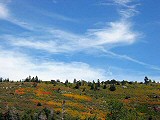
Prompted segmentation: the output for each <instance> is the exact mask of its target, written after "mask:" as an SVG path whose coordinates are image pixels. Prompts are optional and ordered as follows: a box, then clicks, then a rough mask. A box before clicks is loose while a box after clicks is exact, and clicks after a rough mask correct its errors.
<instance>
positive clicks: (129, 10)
mask: <svg viewBox="0 0 160 120" xmlns="http://www.w3.org/2000/svg"><path fill="white" fill-rule="evenodd" d="M99 5H114V6H117V12H118V13H119V14H120V15H121V19H128V18H131V17H133V16H135V15H136V14H138V13H139V11H138V10H137V6H139V5H140V3H136V1H135V0H108V1H104V2H100V3H99Z"/></svg>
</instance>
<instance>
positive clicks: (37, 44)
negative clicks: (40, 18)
mask: <svg viewBox="0 0 160 120" xmlns="http://www.w3.org/2000/svg"><path fill="white" fill-rule="evenodd" d="M43 30H44V33H45V32H46V31H47V34H43V37H42V36H41V37H40V36H32V37H20V38H18V37H14V36H7V37H5V39H6V40H7V39H8V40H10V42H11V44H12V45H14V46H19V47H29V48H33V49H42V50H45V51H48V52H51V53H67V52H71V51H81V50H84V49H93V48H96V49H97V47H103V48H105V49H111V48H113V47H117V46H121V45H129V44H133V43H134V42H136V41H137V38H138V36H139V33H136V32H134V31H132V29H131V23H129V22H128V23H126V22H124V21H122V22H114V23H113V22H111V23H109V24H108V26H107V27H105V28H102V29H89V30H88V31H87V32H86V33H85V34H84V35H79V34H75V33H72V32H67V31H63V30H59V29H42V32H43ZM44 38H45V39H44ZM86 43H87V44H86Z"/></svg>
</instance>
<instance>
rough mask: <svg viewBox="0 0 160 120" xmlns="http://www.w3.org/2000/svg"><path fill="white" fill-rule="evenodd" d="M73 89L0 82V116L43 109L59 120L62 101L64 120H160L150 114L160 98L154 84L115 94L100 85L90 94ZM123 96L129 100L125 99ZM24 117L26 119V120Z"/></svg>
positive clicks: (70, 86) (158, 114) (156, 114)
mask: <svg viewBox="0 0 160 120" xmlns="http://www.w3.org/2000/svg"><path fill="white" fill-rule="evenodd" d="M75 85H76V84H71V83H70V84H68V85H67V86H66V85H64V84H62V83H57V84H56V85H53V84H51V83H50V82H47V83H46V82H42V83H38V85H37V87H33V83H31V82H24V83H23V84H22V83H21V82H13V83H11V82H8V83H6V82H2V83H0V113H3V114H4V113H5V112H7V111H8V110H11V111H13V109H14V111H15V112H16V113H18V114H19V116H20V118H24V115H25V114H26V113H27V112H28V113H27V115H30V116H31V115H32V116H34V117H36V116H38V114H39V113H40V112H41V111H43V109H44V108H47V109H48V110H49V111H53V116H54V118H55V119H61V117H62V101H64V100H65V104H64V118H65V119H66V120H67V119H70V120H72V119H73V120H74V119H90V120H91V119H98V120H105V119H108V120H110V119H112V120H119V119H123V120H135V119H138V120H143V119H145V120H146V119H148V118H149V117H152V119H155V120H159V119H160V111H155V110H154V107H155V106H160V98H154V96H155V95H157V96H160V84H158V83H154V84H149V85H145V84H138V83H135V84H131V85H130V84H126V86H127V88H122V85H116V90H115V91H110V90H109V86H110V85H107V88H106V89H103V85H101V87H100V89H99V90H90V87H89V86H88V85H87V84H85V85H83V86H80V88H79V89H75V88H74V87H75ZM84 88H85V90H84ZM126 96H129V98H128V99H125V98H126ZM113 102H114V103H113ZM37 103H41V105H42V106H37ZM30 116H29V117H30ZM50 116H51V115H50ZM25 117H26V119H29V118H27V117H28V116H25ZM24 119H25V118H24ZM32 119H33V118H32ZM35 119H36V118H35ZM48 119H51V118H48Z"/></svg>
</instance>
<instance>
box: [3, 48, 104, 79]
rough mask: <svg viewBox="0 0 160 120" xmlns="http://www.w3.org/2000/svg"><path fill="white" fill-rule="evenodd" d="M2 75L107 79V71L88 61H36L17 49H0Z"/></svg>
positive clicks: (17, 77)
mask: <svg viewBox="0 0 160 120" xmlns="http://www.w3.org/2000/svg"><path fill="white" fill-rule="evenodd" d="M0 66H1V69H0V75H1V76H2V77H9V78H10V79H13V80H20V79H22V78H26V77H27V76H28V75H32V76H36V75H38V76H39V78H40V79H43V80H51V79H61V80H63V81H64V80H66V79H69V80H70V81H73V79H74V78H76V79H85V80H91V81H92V80H93V79H98V78H99V79H101V80H105V79H106V77H105V71H104V70H102V69H97V68H92V67H90V66H89V65H88V64H86V63H81V62H71V63H64V62H54V61H47V62H41V63H39V62H36V61H35V60H34V59H32V58H29V57H28V56H26V55H23V54H20V53H17V52H15V51H12V52H11V51H6V50H2V49H1V51H0Z"/></svg>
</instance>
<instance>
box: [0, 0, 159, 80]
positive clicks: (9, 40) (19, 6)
mask: <svg viewBox="0 0 160 120" xmlns="http://www.w3.org/2000/svg"><path fill="white" fill-rule="evenodd" d="M159 4H160V1H159V0H154V1H153V0H0V76H1V77H3V78H8V77H9V78H10V80H20V79H25V78H26V77H27V76H29V75H31V76H36V75H37V76H38V77H39V79H41V80H44V81H45V80H47V81H48V80H53V79H55V80H56V79H60V80H61V81H65V80H66V79H68V80H69V81H71V82H72V81H73V79H74V78H76V79H77V80H82V79H83V80H86V81H92V80H95V81H96V80H97V79H100V81H103V80H111V79H116V80H120V81H121V80H129V81H144V77H145V76H148V78H150V79H152V80H156V81H157V82H158V81H159V82H160V60H159V59H160V53H159V51H160V47H159V44H160V40H159V38H160V34H159V32H160V14H159V12H158V11H160V6H159Z"/></svg>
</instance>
